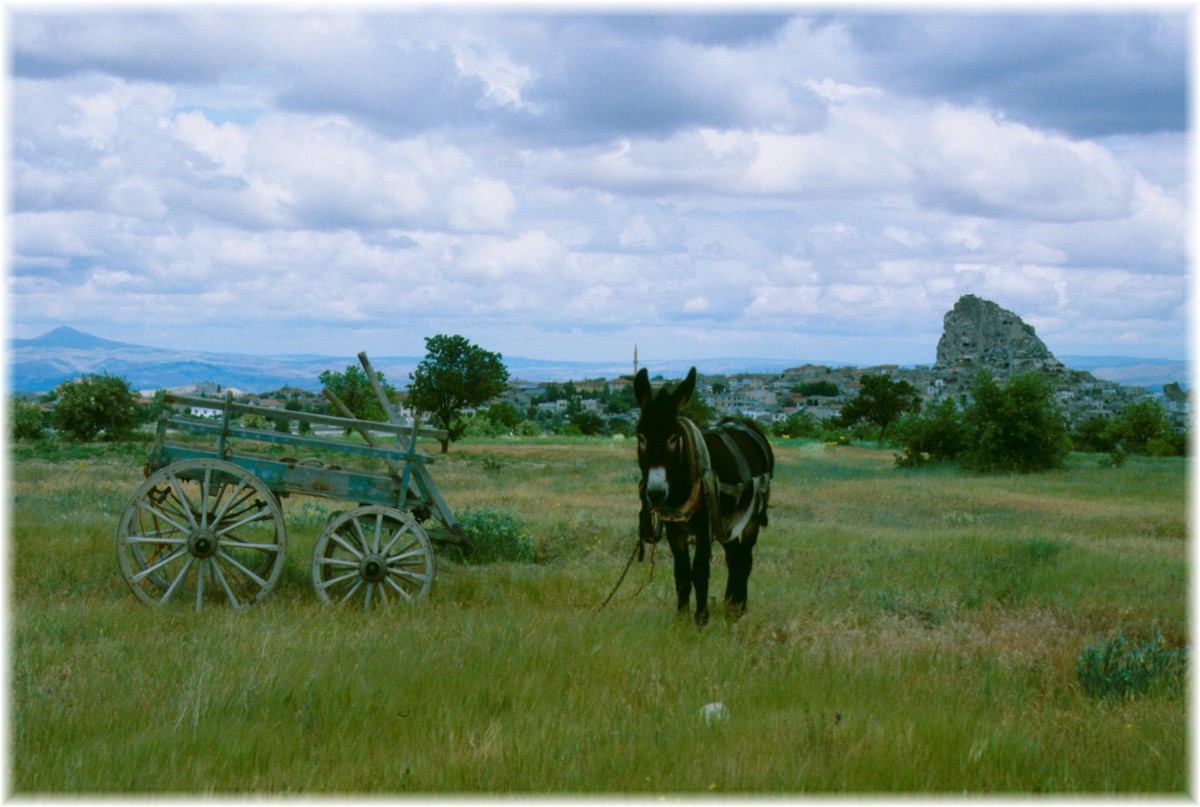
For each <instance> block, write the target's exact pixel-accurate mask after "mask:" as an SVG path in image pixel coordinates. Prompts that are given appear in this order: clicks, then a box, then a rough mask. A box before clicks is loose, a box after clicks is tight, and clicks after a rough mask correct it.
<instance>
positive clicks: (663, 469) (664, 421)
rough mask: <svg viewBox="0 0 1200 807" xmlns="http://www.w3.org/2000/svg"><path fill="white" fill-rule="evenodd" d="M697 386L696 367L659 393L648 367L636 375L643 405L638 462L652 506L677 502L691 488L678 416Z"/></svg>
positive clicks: (635, 386)
mask: <svg viewBox="0 0 1200 807" xmlns="http://www.w3.org/2000/svg"><path fill="white" fill-rule="evenodd" d="M695 388H696V368H695V367H693V368H692V369H691V370H690V371H689V372H688V375H687V378H685V379H684V380H683V381H681V382H680V383H679V385H678V386H676V387H675V389H673V390H672V389H668V388H666V387H663V388H661V389H659V391H658V393H657V394H655V392H654V390H653V389H651V387H650V375H649V374H648V373H647V372H646V370H645V369H642V370H639V371H638V374H637V376H636V377H634V379H633V394H634V396H635V397H636V398H637V402H638V405H639V406H640V407H641V408H642V415H641V417H640V418H638V423H637V439H638V465H639V466H640V467H641V469H642V490H643V491H644V492H645V496H646V503H647V504H648V505H650V506H651V507H658V506H660V505H662V504H664V503H669V504H671V505H673V506H676V505H678V504H679V502H680V501H682V500H684V499H686V498H687V496H688V493H689V492H690V489H691V479H690V471H689V469H688V457H687V447H686V445H685V443H684V436H683V430H682V429H681V428H680V426H679V422H678V420H677V418H678V417H679V413H680V412H681V411H683V408H684V407H685V406H687V405H688V401H690V400H691V399H692V392H693V391H694V390H695Z"/></svg>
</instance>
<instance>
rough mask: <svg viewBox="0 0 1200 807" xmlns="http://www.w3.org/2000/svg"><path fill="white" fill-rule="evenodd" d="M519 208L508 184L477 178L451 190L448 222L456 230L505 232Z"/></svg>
mask: <svg viewBox="0 0 1200 807" xmlns="http://www.w3.org/2000/svg"><path fill="white" fill-rule="evenodd" d="M516 206H517V200H516V198H515V197H514V196H513V193H512V191H511V190H509V188H508V185H507V184H506V183H504V182H501V181H499V180H495V179H486V178H483V177H475V178H473V179H471V180H470V181H468V182H467V183H466V184H465V185H460V186H459V187H457V188H454V189H453V190H451V191H450V194H449V211H448V215H447V220H448V222H449V224H450V226H451V227H452V228H453V229H455V230H463V231H498V230H504V229H506V228H507V227H508V222H509V219H510V218H511V217H512V214H513V211H514V210H515V209H516Z"/></svg>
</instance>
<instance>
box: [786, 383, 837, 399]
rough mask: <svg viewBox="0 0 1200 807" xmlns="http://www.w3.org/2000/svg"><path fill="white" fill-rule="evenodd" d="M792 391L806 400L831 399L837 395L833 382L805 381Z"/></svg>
mask: <svg viewBox="0 0 1200 807" xmlns="http://www.w3.org/2000/svg"><path fill="white" fill-rule="evenodd" d="M792 389H793V390H794V391H796V392H798V393H800V394H801V395H803V396H804V397H806V398H833V397H836V396H837V394H838V385H837V383H835V382H833V381H806V382H804V383H803V384H801V385H800V386H798V387H793V388H792Z"/></svg>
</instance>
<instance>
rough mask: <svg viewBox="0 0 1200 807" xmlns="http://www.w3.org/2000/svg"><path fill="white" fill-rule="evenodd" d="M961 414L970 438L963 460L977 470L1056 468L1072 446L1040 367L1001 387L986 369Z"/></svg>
mask: <svg viewBox="0 0 1200 807" xmlns="http://www.w3.org/2000/svg"><path fill="white" fill-rule="evenodd" d="M972 397H973V399H974V401H973V403H972V404H971V406H970V408H969V409H968V410H967V412H966V414H965V416H964V418H963V420H964V425H965V427H966V433H967V435H968V443H967V446H966V448H965V450H964V451H963V454H962V457H961V461H962V464H963V465H964V466H965V467H967V468H969V469H971V470H976V471H985V472H990V471H1016V472H1018V473H1031V472H1033V471H1045V470H1049V469H1052V468H1058V467H1060V466H1061V465H1062V463H1063V460H1064V459H1065V458H1066V456H1067V452H1068V450H1069V447H1070V446H1069V441H1068V440H1067V427H1066V422H1065V420H1064V418H1063V416H1062V413H1061V411H1060V410H1059V408H1058V405H1057V403H1056V402H1055V400H1054V398H1053V392H1052V390H1051V389H1050V386H1049V385H1048V384H1047V383H1046V381H1045V380H1044V379H1043V378H1042V377H1041V376H1040V375H1038V374H1036V373H1025V374H1023V375H1018V376H1014V377H1013V378H1011V379H1009V381H1008V383H1007V384H1005V385H1004V387H1003V389H1002V388H1000V387H998V386H997V385H996V382H995V380H994V379H993V378H992V375H991V373H989V372H988V371H986V370H983V371H981V372H980V373H979V375H978V376H977V377H976V379H975V384H974V387H973V389H972Z"/></svg>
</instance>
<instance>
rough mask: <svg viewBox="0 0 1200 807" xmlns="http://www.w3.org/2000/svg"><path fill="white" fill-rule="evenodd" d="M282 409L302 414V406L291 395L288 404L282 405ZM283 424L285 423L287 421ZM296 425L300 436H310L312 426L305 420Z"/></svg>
mask: <svg viewBox="0 0 1200 807" xmlns="http://www.w3.org/2000/svg"><path fill="white" fill-rule="evenodd" d="M283 408H284V409H285V410H287V411H288V412H303V411H304V404H302V403H300V401H299V400H298V399H297V398H296V397H295V395H293V396H292V397H291V398H289V399H288V402H287V403H285V404H284V405H283ZM284 422H285V423H286V422H287V421H284ZM298 424H299V425H298V429H297V430H298V431H299V432H300V434H312V424H311V423H309V422H308V421H307V420H301V421H298Z"/></svg>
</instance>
